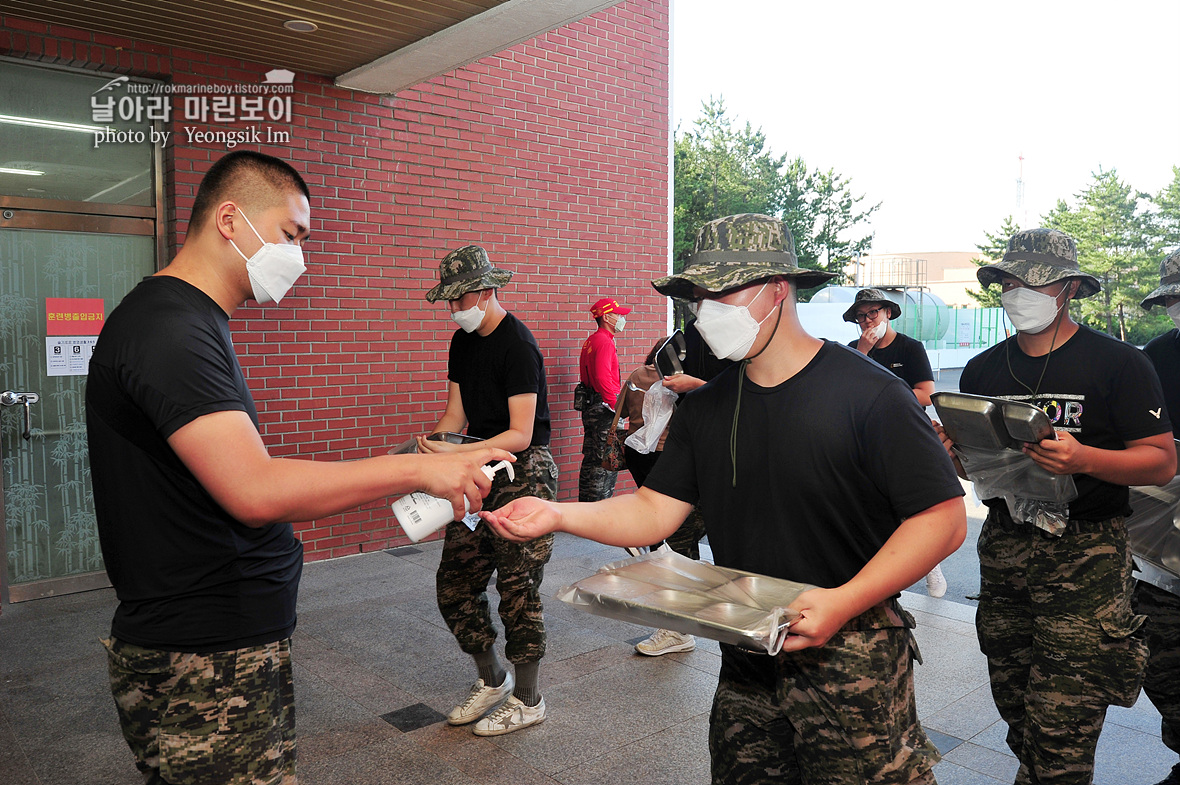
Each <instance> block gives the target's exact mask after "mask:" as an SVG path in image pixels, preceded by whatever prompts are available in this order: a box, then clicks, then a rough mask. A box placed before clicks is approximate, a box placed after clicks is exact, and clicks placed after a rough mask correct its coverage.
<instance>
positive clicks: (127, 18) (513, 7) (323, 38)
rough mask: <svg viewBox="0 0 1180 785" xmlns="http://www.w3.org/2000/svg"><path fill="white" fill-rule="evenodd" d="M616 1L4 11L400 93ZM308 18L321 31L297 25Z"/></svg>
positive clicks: (215, 1)
mask: <svg viewBox="0 0 1180 785" xmlns="http://www.w3.org/2000/svg"><path fill="white" fill-rule="evenodd" d="M618 2H619V0H400V1H399V0H331V1H330V2H329V1H326V0H290V2H278V1H277V0H5V3H4V12H5V13H6V14H11V15H12V16H16V17H22V18H25V19H32V20H36V21H41V22H46V23H49V24H53V25H64V26H69V27H76V28H80V29H82V30H90V31H94V32H101V33H108V34H110V35H114V36H121V37H125V38H132V39H136V40H139V41H146V42H151V43H155V44H162V45H165V46H169V47H178V48H184V49H191V50H194V51H198V52H206V53H211V54H219V55H224V56H226V57H231V58H234V59H242V60H249V61H251V62H256V63H263V64H272V65H274V66H275V67H277V68H287V69H290V70H292V71H295V72H302V73H309V74H317V75H320V76H328V77H332V78H334V79H335V80H336V83H337V84H338V85H340V86H341V87H345V88H348V89H353V90H362V91H365V92H374V93H394V92H397V91H398V90H402V89H404V88H406V87H410V86H412V85H415V84H418V83H420V82H423V81H425V80H426V79H429V78H430V77H432V76H436V75H438V74H441V73H446V72H447V71H450V70H453V69H455V68H458V67H459V66H462V65H465V64H467V63H470V62H472V61H473V60H478V59H479V58H481V57H484V56H487V55H490V54H494V53H496V52H500V51H503V50H504V49H507V48H508V47H510V46H513V45H515V44H518V43H520V42H521V41H525V40H528V39H529V38H532V37H534V36H537V35H540V34H542V33H545V32H548V31H550V30H553V29H555V28H557V27H560V26H562V25H565V24H569V23H570V22H575V21H577V20H579V19H581V18H583V17H585V16H589V15H590V14H593V13H596V12H598V11H600V10H602V9H604V8H609V7H610V6H612V5H615V4H616V3H618ZM301 22H311V23H312V24H313V25H314V26H315V28H316V29H315V30H314V31H312V32H297V31H295V30H292V29H289V27H290V26H295V27H299V26H300V25H299V24H298V23H301ZM284 24H287V25H288V26H287V27H285V26H284ZM303 26H304V27H306V26H307V25H303Z"/></svg>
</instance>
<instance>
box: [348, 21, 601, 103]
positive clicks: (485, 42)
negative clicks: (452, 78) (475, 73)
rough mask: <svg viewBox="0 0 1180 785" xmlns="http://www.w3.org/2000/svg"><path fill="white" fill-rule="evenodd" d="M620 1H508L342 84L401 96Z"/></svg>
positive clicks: (370, 66) (355, 71)
mask: <svg viewBox="0 0 1180 785" xmlns="http://www.w3.org/2000/svg"><path fill="white" fill-rule="evenodd" d="M620 1H621V0H605V2H604V0H508V2H506V3H504V4H502V5H498V6H496V7H494V8H489V9H488V10H487V11H484V12H483V13H481V14H477V15H476V16H472V17H469V18H467V19H464V20H463V21H462V22H459V23H457V24H454V25H451V26H450V27H447V28H445V29H443V30H440V31H439V32H437V33H434V34H433V35H431V36H428V37H426V38H422V39H420V40H418V41H415V42H414V43H412V44H410V45H408V46H405V47H402V48H401V49H398V50H397V51H395V52H390V53H389V54H387V55H385V56H384V57H379V58H377V59H376V60H374V61H373V62H371V63H367V64H366V65H362V66H360V67H359V68H354V69H353V70H351V71H349V72H348V73H345V74H341V75H340V76H338V77H337V78H336V84H337V85H338V86H339V87H345V88H348V89H350V90H360V91H362V92H366V93H396V92H398V91H400V90H404V89H406V88H407V87H413V86H414V85H416V84H421V83H422V82H425V81H426V80H428V79H430V78H432V77H435V76H438V75H439V74H445V73H446V72H448V71H453V70H454V69H456V68H459V67H460V66H464V65H467V64H468V63H471V62H474V61H476V60H479V59H480V58H482V57H487V56H488V55H493V54H495V53H497V52H502V51H504V50H505V49H508V48H510V47H513V46H515V45H516V44H519V43H521V42H522V41H527V40H528V39H530V38H534V37H536V36H538V35H541V34H542V33H547V32H549V31H550V30H555V29H557V28H558V27H561V26H563V25H567V24H570V23H572V22H576V21H578V20H579V19H582V18H584V17H587V16H590V15H591V14H595V13H597V12H599V11H601V10H603V9H606V8H610V7H611V6H613V5H617V4H618V3H619V2H620Z"/></svg>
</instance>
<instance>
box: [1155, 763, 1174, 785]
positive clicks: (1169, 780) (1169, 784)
mask: <svg viewBox="0 0 1180 785" xmlns="http://www.w3.org/2000/svg"><path fill="white" fill-rule="evenodd" d="M1156 785H1180V763H1177V764H1176V765H1175V766H1173V767H1172V773H1171V774H1169V775H1168V776H1166V777H1164V778H1163V779H1162V780H1160V781H1159V782H1157V783H1156Z"/></svg>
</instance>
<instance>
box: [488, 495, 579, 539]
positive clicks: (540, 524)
mask: <svg viewBox="0 0 1180 785" xmlns="http://www.w3.org/2000/svg"><path fill="white" fill-rule="evenodd" d="M479 517H481V518H483V519H484V521H485V522H486V523H487V524H488V525H489V526H491V527H492V531H494V532H495V533H496V534H498V535H500V536H501V537H503V538H504V539H506V540H512V541H513V542H528V541H529V540H535V539H537V538H538V537H540V536H542V535H544V534H548V533H549V532H552V531H557V528H558V526H559V525H560V524H561V514H560V513H559V512H558V511H557V506H556V505H555V504H554V503H552V502H547V501H544V500H543V499H538V498H537V497H536V496H525V497H524V498H522V499H514V500H512V501H510V502H508V504H505V505H504V506H503V507H501V508H500V509H498V510H492V511H491V512H488V511H486V510H485V511H484V512H481V513H480V514H479Z"/></svg>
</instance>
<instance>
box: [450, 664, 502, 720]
mask: <svg viewBox="0 0 1180 785" xmlns="http://www.w3.org/2000/svg"><path fill="white" fill-rule="evenodd" d="M515 686H516V679H514V678H512V673H511V672H505V674H504V683H503V684H501V685H500V686H499V687H489V686H488V685H486V684H484V681H483V679H479V680H478V681H476V682H475V684H474V685H472V687H471V693H470V694H469V695H468V696H467V700H465V701H463V702H462V703H460V704H459V705H458V706H456V707H455V708H453V709H451V713H450V714H448V715H447V722H449V723H451V724H452V725H466V724H467V723H469V722H474V721H475V720H478V719H479V718H480V717H482V716H483V715H485V714H487V713H488V712H489V711H490V710H491V709H492V708H493V707H494V706H495V705H496V704H497V703H499V702H500V701H502V700H504V699H505V698H507V697H508V696H509V695H511V694H512V688H513V687H515Z"/></svg>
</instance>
